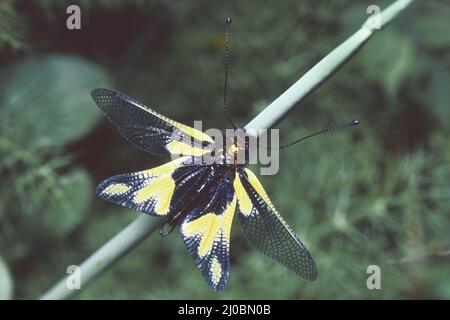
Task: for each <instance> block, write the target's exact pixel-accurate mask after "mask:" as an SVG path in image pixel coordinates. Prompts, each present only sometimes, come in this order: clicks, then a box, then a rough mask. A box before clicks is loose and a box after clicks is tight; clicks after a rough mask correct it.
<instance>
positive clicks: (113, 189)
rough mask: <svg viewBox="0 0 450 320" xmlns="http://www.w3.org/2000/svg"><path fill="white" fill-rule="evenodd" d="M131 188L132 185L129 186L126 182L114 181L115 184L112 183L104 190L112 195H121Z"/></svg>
mask: <svg viewBox="0 0 450 320" xmlns="http://www.w3.org/2000/svg"><path fill="white" fill-rule="evenodd" d="M130 189H131V186H127V185H126V184H124V183H113V184H110V185H109V186H108V187H106V189H105V190H103V192H104V193H106V194H108V195H110V196H112V195H119V194H122V193H126V192H127V191H128V190H130Z"/></svg>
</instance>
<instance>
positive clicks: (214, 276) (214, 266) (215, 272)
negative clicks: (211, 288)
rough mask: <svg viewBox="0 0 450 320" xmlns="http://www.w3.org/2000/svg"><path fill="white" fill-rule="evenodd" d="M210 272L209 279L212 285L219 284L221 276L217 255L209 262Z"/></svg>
mask: <svg viewBox="0 0 450 320" xmlns="http://www.w3.org/2000/svg"><path fill="white" fill-rule="evenodd" d="M210 273H211V281H212V282H213V283H214V285H216V286H217V285H218V284H219V281H220V278H221V277H222V267H221V266H220V263H219V260H217V257H214V259H213V260H212V262H211V267H210Z"/></svg>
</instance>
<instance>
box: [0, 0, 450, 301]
mask: <svg viewBox="0 0 450 320" xmlns="http://www.w3.org/2000/svg"><path fill="white" fill-rule="evenodd" d="M391 2H392V1H374V0H370V1H361V0H358V1H350V0H339V1H330V0H321V1H317V0H304V1H297V0H286V1H282V2H278V3H275V2H269V1H263V2H261V1H256V0H255V1H245V2H243V1H226V2H217V1H214V2H211V1H201V2H200V1H196V2H187V1H170V2H169V1H135V2H134V1H119V0H117V1H95V2H94V1H75V2H74V1H70V2H68V1H49V0H47V1H2V2H1V3H0V69H1V71H0V298H3V299H5V298H6V299H36V298H38V297H39V296H40V295H41V294H43V293H44V292H45V291H46V290H47V289H48V288H50V287H51V286H52V285H53V284H54V283H56V282H57V281H58V280H59V279H60V278H62V277H63V276H64V275H65V271H66V268H67V266H69V265H72V264H79V263H81V262H82V261H83V260H84V259H85V258H86V257H88V256H89V255H90V254H91V253H93V252H94V251H95V250H96V249H98V248H99V247H100V246H101V245H102V244H103V243H105V242H106V241H107V240H108V239H110V238H111V237H112V236H114V235H115V234H116V233H117V232H119V231H120V230H121V229H123V228H124V227H125V226H126V225H127V224H129V223H130V222H131V221H133V220H134V219H135V218H136V217H138V215H139V213H137V212H134V211H132V210H128V209H125V208H119V207H116V206H114V205H112V204H110V203H106V202H104V201H101V200H100V199H98V198H97V197H96V196H95V186H96V184H98V183H99V182H100V181H101V180H102V179H105V178H107V177H109V176H112V175H115V174H119V173H124V172H134V171H139V170H143V169H147V168H151V167H154V166H156V165H159V164H162V163H164V162H166V161H167V159H161V158H158V157H156V156H153V155H149V154H146V153H144V152H141V151H140V150H137V149H136V148H134V147H133V146H132V145H130V144H129V143H127V142H126V141H125V139H123V138H122V137H121V136H120V134H119V133H118V131H117V130H116V129H115V128H114V127H113V126H112V125H111V124H110V123H109V122H108V121H107V120H106V118H105V117H104V116H103V114H101V112H100V111H99V110H98V108H97V107H96V106H95V104H94V102H93V101H92V99H91V97H90V90H91V89H93V88H97V87H107V88H114V89H117V90H119V91H121V92H124V93H126V94H128V95H130V96H132V97H134V98H136V99H137V100H139V101H141V102H144V103H145V104H147V105H148V106H150V107H152V108H154V109H155V110H157V111H158V112H160V113H162V114H164V115H166V116H168V117H170V118H173V119H175V120H177V121H180V122H183V123H186V124H188V125H192V124H193V121H194V120H203V127H204V128H212V127H217V128H226V127H227V122H226V120H225V117H224V115H223V107H222V99H223V97H222V94H223V91H222V90H223V89H222V88H223V87H222V86H223V78H224V73H223V50H224V44H223V42H224V34H223V31H224V20H225V18H226V17H227V16H231V17H232V18H233V24H232V28H231V30H232V33H231V48H232V54H231V74H230V87H231V113H232V114H233V117H234V118H235V121H236V122H238V123H239V124H240V125H242V126H243V125H245V124H246V123H248V122H249V121H250V120H251V119H252V118H253V117H254V116H255V115H257V114H258V113H259V112H260V111H261V110H262V109H263V108H264V107H265V106H267V105H268V104H269V103H270V102H271V101H273V99H275V98H276V97H278V96H279V95H280V94H281V93H282V92H283V91H284V90H285V89H286V88H287V87H289V86H290V85H291V84H292V83H293V82H294V81H295V80H297V79H298V78H299V77H300V76H301V75H303V74H304V73H305V72H306V71H307V70H308V69H309V68H311V67H312V66H313V65H314V64H315V63H316V62H317V61H319V60H320V59H321V58H322V57H323V56H325V55H326V54H327V53H328V52H330V51H331V50H332V49H334V48H335V47H336V46H337V45H338V44H340V43H341V42H342V41H344V40H345V39H346V38H347V37H348V36H350V35H351V34H352V33H353V32H355V31H356V30H357V29H358V28H359V27H360V26H361V25H362V23H363V22H364V21H365V19H366V18H367V17H368V14H367V13H366V8H367V6H368V5H369V4H378V5H380V7H381V8H385V7H386V6H387V5H388V4H390V3H391ZM69 4H78V5H79V6H80V8H81V30H68V29H67V28H66V19H67V17H68V14H66V8H67V6H68V5H69ZM449 27H450V5H449V4H448V3H447V1H416V2H415V3H414V4H413V5H412V6H411V8H410V9H408V10H407V11H405V12H404V13H403V14H402V15H401V16H400V17H398V18H397V19H396V20H395V21H394V23H392V24H391V25H390V26H388V27H387V28H386V29H385V30H383V31H381V32H379V33H378V34H376V35H375V36H374V37H373V39H371V40H370V41H369V43H368V44H367V45H366V46H365V47H364V48H363V49H362V50H361V51H360V52H358V54H357V55H355V56H354V57H353V58H352V59H351V60H350V61H349V62H348V64H347V65H345V66H344V67H343V68H342V69H341V70H339V71H338V72H337V73H336V74H335V75H334V76H333V77H331V78H330V79H329V81H327V82H326V83H325V84H324V85H323V86H322V87H321V88H320V89H319V90H318V91H316V92H315V93H314V94H313V95H312V96H311V97H309V98H308V99H307V100H306V101H305V102H304V103H302V105H299V106H298V107H297V108H295V110H293V111H292V112H291V113H289V115H288V117H287V118H286V119H285V120H284V121H282V122H281V123H280V125H279V128H280V139H281V143H288V142H290V141H292V140H294V139H297V138H299V137H301V136H304V135H306V134H308V133H311V132H312V131H315V130H318V129H321V128H324V127H326V126H329V125H332V124H335V123H342V122H347V121H350V120H352V119H354V118H357V119H359V120H360V121H361V123H362V125H360V126H359V127H358V128H356V129H352V130H343V131H339V132H336V133H334V134H331V135H323V136H321V137H320V138H315V139H312V140H309V141H308V142H305V143H302V144H299V145H295V146H293V147H291V148H289V149H286V150H283V152H282V153H281V163H280V171H279V173H278V174H277V175H275V176H263V177H261V180H262V182H263V184H264V186H265V187H266V189H267V191H268V194H269V195H270V197H271V199H272V202H273V203H274V204H275V206H277V208H278V210H279V211H280V213H281V214H282V215H283V216H284V217H285V219H286V220H287V221H288V223H289V224H290V225H291V226H292V228H293V229H294V230H295V231H296V232H297V233H298V234H299V235H300V237H301V238H302V239H303V240H304V242H305V244H306V246H307V247H308V248H309V251H310V252H311V254H312V256H313V257H314V259H315V261H316V263H317V265H318V269H319V277H318V279H317V281H315V282H308V281H306V280H303V279H301V278H299V277H297V276H296V275H295V274H293V273H292V272H290V271H288V270H286V269H284V268H283V267H282V266H281V265H279V264H277V263H275V262H274V261H272V260H270V259H269V258H267V257H265V256H264V255H263V254H262V253H260V252H258V251H257V250H256V249H254V248H252V247H251V246H250V245H249V244H248V243H247V242H246V240H245V236H244V234H242V232H241V230H240V228H239V226H238V223H237V222H238V221H237V219H236V220H235V224H234V227H233V228H232V239H231V264H232V267H231V276H230V281H229V284H228V286H227V287H226V289H225V290H224V291H223V292H221V293H215V292H213V291H212V290H211V289H210V288H208V286H207V285H206V282H205V281H204V279H203V277H202V276H201V274H200V272H199V271H198V270H197V268H196V266H195V264H194V262H193V261H192V259H191V257H190V256H189V255H188V252H187V250H186V249H185V247H184V244H183V242H182V241H181V239H180V235H179V233H178V232H174V233H172V234H171V235H170V236H168V237H165V238H161V237H160V236H159V235H157V234H154V235H152V236H151V237H149V238H148V239H147V240H145V241H144V242H143V243H142V244H141V245H140V246H139V247H138V248H137V249H135V250H134V251H132V252H131V253H130V254H128V255H127V256H126V257H124V258H123V259H121V260H120V261H119V262H118V263H117V264H116V265H115V266H114V267H113V268H112V269H110V270H108V271H107V272H106V273H104V274H103V275H102V276H101V277H99V278H98V279H97V280H96V281H94V282H93V283H92V284H91V285H90V286H89V287H87V288H85V289H84V290H82V291H81V293H80V295H79V296H78V297H77V298H80V299H133V298H134V299H136V298H137V299H185V298H191V299H197V298H204V299H226V298H235V299H243V298H248V299H252V298H262V299H303V298H309V299H325V298H331V299H356V298H363V299H366V298H367V299H386V298H394V299H414V298H444V299H449V298H450V272H449V267H450V261H449V260H448V259H447V258H448V257H449V256H450V252H449V250H450V206H449V205H450V202H449V200H450V186H449V181H450V139H448V137H449V133H450V121H449V120H450V108H449V101H450V90H449V89H450V75H449V70H450V55H449V53H450V33H449V32H448V30H449ZM369 265H378V266H380V268H381V290H368V288H367V286H366V280H367V277H368V276H369V275H368V274H367V273H366V269H367V267H368V266H369Z"/></svg>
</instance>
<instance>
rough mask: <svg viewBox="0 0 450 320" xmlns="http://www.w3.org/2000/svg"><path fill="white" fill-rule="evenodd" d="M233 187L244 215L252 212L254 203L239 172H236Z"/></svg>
mask: <svg viewBox="0 0 450 320" xmlns="http://www.w3.org/2000/svg"><path fill="white" fill-rule="evenodd" d="M233 187H234V192H235V193H236V196H237V200H238V203H239V211H241V212H242V214H243V215H244V216H248V215H250V213H251V212H252V208H253V204H252V201H251V200H250V197H249V196H248V194H247V191H245V189H244V186H243V185H242V182H241V179H240V178H239V175H238V174H236V176H235V178H234V182H233Z"/></svg>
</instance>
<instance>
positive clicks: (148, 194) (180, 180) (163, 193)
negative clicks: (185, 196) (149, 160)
mask: <svg viewBox="0 0 450 320" xmlns="http://www.w3.org/2000/svg"><path fill="white" fill-rule="evenodd" d="M205 168H206V167H205V166H199V165H195V164H193V162H192V157H190V156H184V157H181V158H178V159H176V160H173V161H170V162H168V163H166V164H164V165H161V166H159V167H156V168H152V169H149V170H144V171H140V172H135V173H125V174H120V175H116V176H113V177H110V178H108V179H106V180H104V181H102V182H101V183H100V184H99V185H98V186H97V190H96V192H97V195H98V196H99V197H100V198H102V199H104V200H107V201H110V202H112V203H115V204H118V205H121V206H124V207H127V208H130V209H133V210H136V211H140V212H143V213H146V214H149V215H152V216H168V215H169V214H171V213H173V212H174V210H175V207H176V206H177V205H178V202H179V201H180V197H174V195H175V193H176V192H177V188H178V189H179V186H180V185H185V184H188V183H192V180H194V179H196V180H199V181H197V183H199V182H200V181H201V180H202V179H203V178H204V177H203V176H202V172H203V170H204V169H205ZM180 172H182V174H180ZM178 192H179V191H178Z"/></svg>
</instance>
